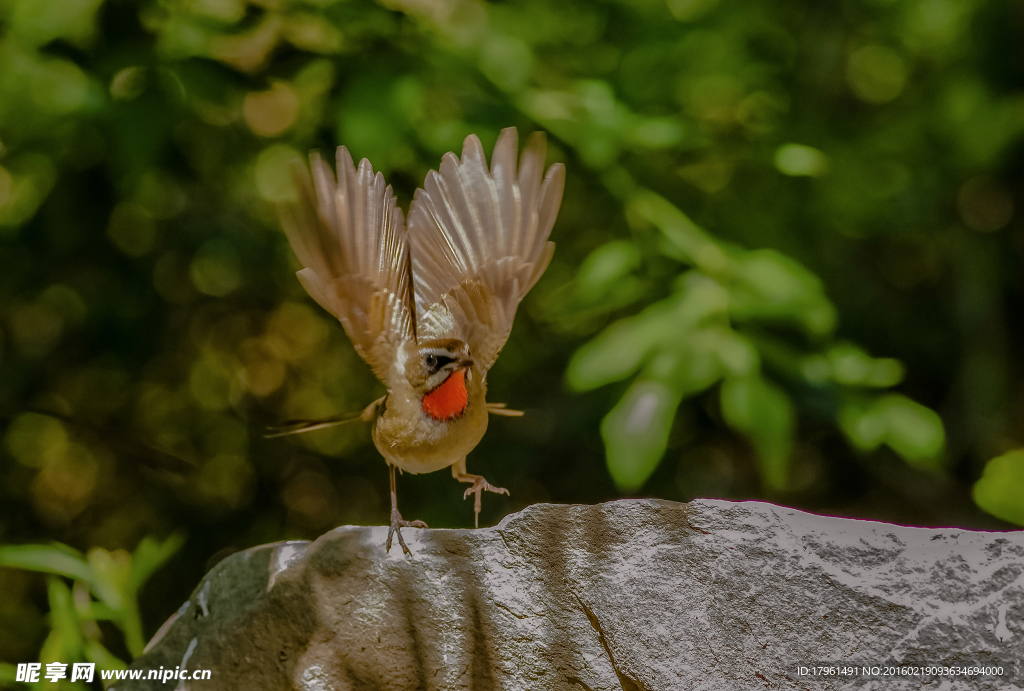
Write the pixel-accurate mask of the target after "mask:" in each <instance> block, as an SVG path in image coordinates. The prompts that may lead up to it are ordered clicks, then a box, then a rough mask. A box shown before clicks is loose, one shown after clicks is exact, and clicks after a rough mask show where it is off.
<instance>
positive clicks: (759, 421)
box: [721, 374, 795, 489]
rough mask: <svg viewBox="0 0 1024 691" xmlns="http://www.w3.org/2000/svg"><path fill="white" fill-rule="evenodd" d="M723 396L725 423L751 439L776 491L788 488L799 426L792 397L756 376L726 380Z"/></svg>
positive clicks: (762, 470) (767, 476)
mask: <svg viewBox="0 0 1024 691" xmlns="http://www.w3.org/2000/svg"><path fill="white" fill-rule="evenodd" d="M721 397H722V415H723V417H725V421H726V422H728V423H729V425H731V426H732V427H733V429H735V430H737V431H738V432H741V433H742V434H743V435H745V436H746V437H747V438H748V439H749V440H750V443H751V445H752V446H753V447H754V450H755V451H756V452H757V457H758V459H759V460H760V462H761V472H762V475H763V477H764V479H765V482H767V483H768V485H769V486H770V487H773V488H775V489H783V488H785V487H786V486H787V485H788V483H789V457H790V452H791V450H792V448H793V432H794V426H795V422H794V418H795V415H794V411H793V404H792V402H791V401H790V399H789V396H787V395H786V393H785V392H784V391H782V389H780V388H779V387H777V386H774V385H773V384H770V383H769V382H767V381H765V380H764V379H763V378H761V377H760V376H759V375H757V374H753V375H750V376H746V377H736V378H731V379H726V380H725V382H724V383H723V384H722V394H721Z"/></svg>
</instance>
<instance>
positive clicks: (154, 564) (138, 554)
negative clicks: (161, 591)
mask: <svg viewBox="0 0 1024 691" xmlns="http://www.w3.org/2000/svg"><path fill="white" fill-rule="evenodd" d="M184 544H185V534H184V533H173V534H172V535H170V536H169V537H168V538H167V539H166V540H164V541H163V542H161V541H159V540H157V539H156V538H154V537H151V536H149V535H147V536H146V537H144V538H142V541H141V542H140V543H139V545H138V547H136V548H135V552H134V554H132V569H131V587H132V588H133V589H134V590H136V591H138V590H139V589H141V588H142V586H143V585H144V584H145V583H146V581H148V580H149V577H150V576H152V575H153V573H154V572H155V571H156V570H157V569H159V568H160V567H161V566H163V565H164V564H165V563H167V560H168V559H170V558H171V557H173V556H174V555H175V554H176V553H177V551H178V550H179V549H181V546H182V545H184Z"/></svg>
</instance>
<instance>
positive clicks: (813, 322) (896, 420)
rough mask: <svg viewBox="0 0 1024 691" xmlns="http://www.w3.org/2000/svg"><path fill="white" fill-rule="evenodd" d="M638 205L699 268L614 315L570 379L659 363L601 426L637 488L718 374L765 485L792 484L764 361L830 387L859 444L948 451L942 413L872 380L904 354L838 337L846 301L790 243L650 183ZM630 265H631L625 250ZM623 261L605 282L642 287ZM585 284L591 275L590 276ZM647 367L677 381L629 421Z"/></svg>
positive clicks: (779, 394)
mask: <svg viewBox="0 0 1024 691" xmlns="http://www.w3.org/2000/svg"><path fill="white" fill-rule="evenodd" d="M628 204H629V209H630V211H631V212H632V214H633V217H634V219H635V221H634V222H635V223H637V224H640V223H643V222H647V223H650V224H653V225H654V226H656V228H657V229H658V230H659V231H660V232H661V236H662V240H663V242H662V243H660V244H659V247H660V249H661V251H662V252H663V253H664V254H665V255H666V256H668V257H671V258H672V259H676V260H678V261H681V262H685V263H687V264H689V265H691V266H694V267H696V268H694V269H692V270H689V271H685V272H684V273H683V274H682V275H681V276H680V277H679V279H678V280H677V281H676V282H675V288H674V293H673V295H672V296H670V297H668V298H665V299H663V300H660V301H658V302H656V303H655V304H654V305H652V306H651V307H648V308H646V309H645V310H644V311H643V312H641V313H640V314H639V315H637V316H635V317H628V318H625V319H622V320H620V321H618V322H616V323H614V324H613V325H611V326H610V327H608V328H607V329H606V330H605V331H604V332H602V333H601V334H600V335H598V336H597V337H596V338H595V339H593V340H592V341H590V342H589V343H587V344H586V345H584V346H583V347H582V348H580V350H579V351H578V352H577V353H576V355H575V356H574V357H573V359H572V360H571V361H570V364H569V369H568V375H567V376H568V381H569V383H570V384H571V385H572V386H573V387H574V388H576V389H578V390H581V391H585V390H589V389H593V388H596V387H598V386H603V385H605V384H609V383H611V382H615V381H619V380H621V379H625V378H627V377H630V376H632V375H633V374H634V373H636V372H637V371H638V370H640V369H641V368H642V367H644V366H645V365H647V367H646V369H645V374H644V376H643V377H642V378H641V379H638V384H637V385H634V386H633V387H631V388H630V389H629V391H627V393H626V394H625V395H624V396H623V398H622V399H621V400H620V402H619V403H618V405H617V406H616V407H615V408H614V409H613V410H612V411H611V412H610V413H609V414H608V416H607V417H606V418H605V422H604V423H603V425H602V431H603V434H604V439H605V444H606V447H607V452H608V466H609V470H610V471H611V474H612V477H613V479H614V480H615V482H616V484H617V485H618V486H619V487H620V488H621V489H623V490H627V491H636V490H637V489H639V488H640V487H641V486H642V485H643V483H644V482H645V481H646V480H647V479H648V478H649V477H650V476H651V474H652V473H653V472H654V470H655V469H656V468H657V465H658V460H660V458H661V457H662V455H663V454H664V452H665V449H666V447H667V444H668V440H669V431H670V428H671V424H672V416H673V413H674V412H675V409H676V407H677V406H678V405H679V403H680V402H681V401H682V400H683V399H684V398H685V397H690V396H694V395H697V394H699V393H701V392H703V391H705V390H706V389H708V388H709V387H711V386H712V385H714V384H715V383H717V382H719V381H721V382H722V389H721V404H722V413H723V417H724V419H725V421H726V422H727V423H728V424H729V425H730V426H731V427H732V428H733V429H735V430H736V431H738V432H740V433H742V434H743V435H745V436H746V437H747V438H748V439H749V440H750V443H751V445H752V446H753V448H754V449H755V451H756V452H757V455H758V458H759V460H760V463H761V469H762V474H763V477H764V480H765V482H766V484H767V485H768V486H769V487H772V488H776V489H783V488H785V487H787V485H788V484H789V478H788V475H789V460H790V451H791V449H792V446H793V441H794V434H795V431H796V424H795V411H794V406H793V402H792V400H791V398H790V396H789V395H788V394H787V393H786V392H785V390H784V389H783V388H780V387H779V386H777V385H774V384H772V383H770V382H769V381H767V380H766V379H765V378H764V377H763V376H762V373H761V363H762V362H764V363H767V364H768V365H769V369H771V370H775V371H777V372H778V374H779V375H781V376H782V377H783V378H784V379H786V380H787V383H788V385H789V386H793V387H804V388H813V389H817V390H819V391H820V392H821V393H822V394H823V395H825V396H828V397H830V398H832V399H833V400H834V402H833V404H832V405H831V406H830V407H831V408H832V409H833V410H835V411H840V412H839V413H838V416H837V417H836V418H835V422H836V423H837V424H838V425H839V427H840V429H842V431H843V432H844V433H845V434H846V436H847V438H848V439H849V440H850V441H851V443H853V444H854V445H855V446H857V447H858V448H860V449H863V450H874V449H876V448H878V446H879V445H881V444H883V443H884V444H886V445H888V446H889V447H890V448H892V449H893V450H894V451H896V453H897V454H899V455H900V456H901V457H902V458H903V459H904V460H906V461H907V462H909V463H912V464H914V465H918V466H924V467H935V466H936V464H938V463H939V462H940V459H941V454H942V451H943V448H944V443H945V432H944V429H943V425H942V421H941V420H940V419H939V417H938V415H937V414H935V413H934V412H933V411H931V410H929V409H928V408H926V407H924V406H921V405H920V404H917V403H914V402H913V401H911V400H909V399H907V398H906V397H904V396H899V395H887V396H877V395H873V394H871V393H870V391H869V390H870V389H886V388H889V387H892V386H894V385H896V384H899V383H900V381H901V380H902V378H903V367H902V365H901V364H900V363H899V362H898V361H896V360H893V359H890V358H883V359H876V358H872V357H870V356H868V355H867V354H866V353H865V352H864V351H863V350H862V349H860V348H858V347H857V346H855V345H853V344H851V343H846V342H829V341H831V338H832V336H833V334H834V332H835V328H836V309H835V307H834V306H833V305H832V303H831V302H830V301H829V300H828V298H827V297H826V296H825V293H824V290H823V287H822V284H821V281H820V280H819V279H818V278H817V277H816V276H814V275H813V274H812V273H811V272H809V271H808V270H807V269H806V268H804V267H803V266H801V265H800V264H799V263H797V262H795V261H793V260H792V259H789V258H787V257H785V256H783V255H781V254H779V253H778V252H774V251H771V250H752V251H744V250H741V249H739V248H736V247H734V246H730V245H728V244H725V243H721V242H718V241H716V240H714V239H713V238H711V236H709V235H708V234H707V233H705V232H704V231H702V230H701V229H700V228H698V227H697V226H696V225H695V224H693V222H692V221H690V219H689V218H687V217H686V216H685V215H684V214H683V213H682V212H681V211H679V210H678V209H677V208H675V207H674V206H672V205H671V204H670V203H669V202H668V201H666V200H665V199H663V198H661V197H659V196H657V195H655V194H653V193H652V192H649V191H644V190H639V189H636V188H634V191H633V193H632V196H631V198H630V200H629V202H628ZM622 246H623V245H622V242H621V241H616V243H615V244H613V245H610V247H609V246H603V247H601V248H598V249H597V250H595V251H594V253H593V254H592V255H591V258H589V259H588V260H587V261H586V262H585V263H584V267H588V266H592V265H599V264H600V263H604V262H607V260H606V259H604V257H605V256H607V255H609V254H611V255H612V256H614V254H619V253H622V252H623V250H622V249H621V248H622ZM594 257H596V259H595V258H594ZM608 263H610V262H608ZM622 266H628V265H627V264H625V263H624V262H619V267H622ZM619 267H616V271H615V272H609V274H610V275H612V276H613V277H614V278H612V279H609V280H608V281H607V282H606V285H605V286H604V287H603V290H605V291H606V292H608V293H611V294H614V293H615V292H616V289H615V285H614V283H613V281H623V282H626V283H625V285H626V291H630V290H631V289H630V287H629V286H630V283H628V282H629V281H636V280H637V279H636V277H635V276H634V275H632V274H631V273H626V272H625V271H623V270H622V268H619ZM635 267H636V265H635V264H633V265H632V266H631V268H635ZM590 275H591V274H590V272H586V273H584V274H583V276H584V277H585V279H589V276H590ZM576 290H577V291H578V292H581V293H586V292H590V291H591V290H593V288H592V286H590V285H588V284H587V283H586V282H585V281H581V282H580V283H578V284H577V287H576ZM767 329H770V330H774V331H780V330H781V331H782V332H787V331H788V332H790V333H791V334H792V337H791V338H790V339H789V340H792V341H794V342H801V341H802V342H803V343H805V344H809V345H810V346H811V349H808V348H807V346H806V345H804V346H800V347H798V348H792V347H784V346H780V345H779V344H778V343H777V342H776V340H775V339H774V338H770V337H767V336H765V335H764V334H765V333H767V332H766V331H765V330H767ZM826 339H827V340H826ZM642 379H658V380H660V381H662V382H666V383H668V384H669V386H670V387H671V392H672V394H673V395H671V396H670V395H668V394H667V393H663V394H662V395H661V397H660V398H659V399H658V400H659V401H661V403H660V404H659V405H658V406H656V410H657V415H654V416H652V417H651V418H650V420H649V426H642V425H632V426H631V425H629V424H627V423H626V421H627V420H632V419H634V418H632V417H630V416H631V415H633V413H632V412H631V411H633V410H635V409H636V406H637V401H638V400H645V399H643V398H642V396H641V394H638V393H637V389H638V385H639V384H641V383H646V382H642ZM651 395H652V396H653V394H651ZM652 400H653V398H652ZM854 401H856V402H854ZM652 409H655V408H652ZM641 430H647V431H646V432H642V431H641ZM643 434H647V436H646V437H644V438H643V439H642V440H641V439H640V436H641V435H643Z"/></svg>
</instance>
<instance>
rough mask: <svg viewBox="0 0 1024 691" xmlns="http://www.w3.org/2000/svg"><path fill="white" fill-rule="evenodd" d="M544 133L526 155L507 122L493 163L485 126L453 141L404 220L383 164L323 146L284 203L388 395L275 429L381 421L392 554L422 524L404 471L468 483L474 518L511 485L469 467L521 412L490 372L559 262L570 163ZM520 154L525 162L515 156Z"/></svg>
mask: <svg viewBox="0 0 1024 691" xmlns="http://www.w3.org/2000/svg"><path fill="white" fill-rule="evenodd" d="M546 152H547V140H546V138H545V135H544V133H543V132H534V133H533V134H532V135H531V136H530V137H529V138H528V139H527V142H526V145H525V146H524V147H523V151H522V154H521V155H519V147H518V133H517V131H516V129H515V128H514V127H510V128H506V129H503V130H502V131H501V133H500V134H499V136H498V138H497V142H496V143H495V146H494V150H493V153H492V154H491V160H490V166H489V167H488V165H487V161H486V158H485V155H484V149H483V146H482V144H481V142H480V139H479V137H477V136H476V135H475V134H471V135H469V136H468V137H466V139H465V141H464V142H463V148H462V156H461V157H458V156H456V155H455V154H454V153H452V152H448V153H447V154H445V155H444V156H443V157H442V159H441V164H440V166H438V169H437V170H431V171H430V172H429V173H427V175H426V178H425V180H424V184H423V187H422V188H420V189H417V190H416V192H415V194H414V195H413V200H412V203H411V204H410V206H409V214H408V222H406V219H405V217H404V215H403V213H402V210H401V208H399V207H398V205H397V201H396V196H395V194H394V192H393V191H392V188H391V186H390V185H387V184H386V183H385V180H384V176H383V174H382V173H380V172H377V173H376V174H375V173H374V171H373V167H372V165H371V163H370V161H369V160H368V159H365V158H364V159H362V160H361V161H360V162H359V166H358V167H356V166H355V164H354V163H353V159H352V156H351V154H350V153H349V151H348V149H347V148H346V147H345V146H340V147H338V149H337V152H336V163H335V171H336V172H335V171H332V170H331V167H330V166H329V165H328V164H327V163H326V162H325V161H324V160H323V158H322V157H321V156H320V154H319V153H318V152H316V151H313V152H311V153H310V156H309V167H308V168H307V167H306V166H305V165H303V164H302V163H301V161H297V162H296V164H295V165H294V166H293V178H294V182H295V189H296V195H295V199H293V200H290V201H287V202H283V203H281V204H280V206H279V208H278V212H279V217H280V220H281V225H282V227H283V228H284V231H285V234H286V235H287V237H288V240H289V243H290V245H291V247H292V249H293V251H294V252H295V255H296V256H297V257H298V259H299V261H300V263H301V264H302V266H303V268H302V269H301V270H300V271H298V273H297V276H298V280H299V282H300V283H301V284H302V286H303V287H304V288H305V290H306V292H307V293H308V294H309V295H310V297H312V298H313V300H315V301H316V302H317V303H318V304H319V305H320V306H321V307H323V308H324V309H325V310H327V311H328V312H329V313H330V314H332V315H333V316H334V317H336V318H337V319H338V320H339V321H340V322H341V324H342V326H343V327H344V329H345V332H346V333H347V334H348V336H349V339H350V340H351V341H352V344H353V346H354V347H355V349H356V351H357V352H358V354H359V355H360V356H361V357H362V358H363V360H365V361H366V362H367V364H368V365H369V366H370V368H371V369H372V370H373V373H374V374H375V375H376V376H377V378H378V379H379V380H380V381H381V382H383V383H384V385H385V386H386V387H387V393H386V394H385V395H384V396H382V397H381V398H379V399H377V400H375V401H373V402H372V403H370V404H369V405H368V406H367V407H366V408H365V409H364V410H363V411H362V412H361V413H359V414H357V415H349V416H339V417H336V418H330V419H326V420H298V421H291V422H289V423H286V424H284V425H283V426H281V427H279V428H277V429H275V430H273V431H272V433H271V434H269V435H268V436H280V435H283V434H294V433H298V432H307V431H311V430H314V429H322V428H324V427H327V426H331V425H336V424H343V423H345V422H348V421H350V420H356V419H358V420H363V421H366V422H371V423H372V424H373V432H372V437H373V442H374V445H375V446H376V448H377V450H378V451H379V452H380V454H381V456H383V458H384V460H385V462H386V463H387V467H388V471H389V475H390V485H391V523H390V526H389V528H388V538H387V543H386V551H388V552H390V550H391V545H392V536H393V535H397V537H398V542H399V544H400V545H401V547H402V551H403V552H404V553H405V554H406V555H410V554H411V552H410V550H409V548H408V546H407V545H406V543H405V540H404V539H403V537H402V531H401V529H402V528H426V527H427V525H426V523H424V522H423V521H408V520H405V519H404V518H402V515H401V513H400V512H399V510H398V499H397V495H396V491H395V472H396V470H401V471H403V472H407V473H412V474H417V473H430V472H434V471H437V470H441V469H443V468H451V473H452V476H453V477H454V478H455V479H456V480H458V481H459V482H465V483H468V484H469V485H470V487H469V488H468V489H466V491H465V493H464V495H463V496H464V497H466V498H468V497H469V495H470V494H472V495H474V524H475V525H476V527H478V528H479V526H480V506H481V495H482V493H483V492H485V491H486V492H493V493H497V494H508V490H507V489H505V488H503V487H497V486H495V485H492V484H491V483H489V482H488V481H487V480H486V479H485V478H484V477H483V476H481V475H476V474H472V473H470V472H468V470H467V468H466V456H467V454H469V452H470V451H472V450H473V449H474V448H475V447H476V446H477V444H478V443H479V442H480V440H481V439H482V438H483V436H484V433H485V431H486V430H487V423H488V418H489V416H490V415H504V416H519V415H522V412H521V411H516V410H512V409H509V408H507V407H506V406H505V404H503V403H493V402H488V401H487V398H486V397H487V374H488V372H489V371H490V369H491V367H492V366H493V365H494V363H495V360H496V359H497V357H498V355H499V353H500V352H501V350H502V348H503V347H504V345H505V343H506V341H507V340H508V337H509V334H510V332H511V330H512V323H513V319H514V317H515V313H516V308H517V306H518V305H519V303H520V301H521V300H522V299H523V297H524V296H525V295H526V294H527V293H528V292H529V291H530V289H531V288H532V287H533V286H534V285H535V284H536V283H537V281H538V279H540V277H541V275H542V274H543V273H544V270H545V269H546V268H547V266H548V264H549V262H550V261H551V257H552V254H553V252H554V249H555V245H554V243H553V242H551V241H550V240H549V239H548V238H549V236H550V234H551V230H552V227H553V226H554V223H555V218H556V216H557V215H558V210H559V207H560V205H561V201H562V194H563V191H564V188H565V166H564V165H563V164H561V163H554V164H552V165H551V166H550V167H549V168H548V169H547V171H546V172H545V171H544V164H545V156H546ZM517 156H518V161H517Z"/></svg>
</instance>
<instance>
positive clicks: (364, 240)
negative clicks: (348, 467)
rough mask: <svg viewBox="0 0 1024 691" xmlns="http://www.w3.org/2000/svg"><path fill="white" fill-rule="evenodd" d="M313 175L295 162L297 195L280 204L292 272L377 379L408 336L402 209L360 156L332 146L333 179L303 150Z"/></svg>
mask: <svg viewBox="0 0 1024 691" xmlns="http://www.w3.org/2000/svg"><path fill="white" fill-rule="evenodd" d="M310 168H311V170H312V180H311V179H310V174H309V172H308V171H307V170H306V168H305V167H304V166H302V165H296V167H295V171H294V172H295V182H296V187H297V189H298V194H299V198H298V201H297V202H295V203H291V204H284V205H282V206H281V208H280V215H281V223H282V225H283V226H284V229H285V232H286V233H287V235H288V240H289V242H290V243H291V246H292V249H293V250H294V251H295V254H296V255H297V256H298V258H299V261H301V262H302V265H303V266H304V267H305V268H304V269H302V271H299V272H298V277H299V281H300V282H301V283H302V285H303V287H304V288H305V289H306V292H308V293H309V295H310V297H312V298H313V299H314V300H316V301H317V302H318V303H319V304H320V306H321V307H323V308H324V309H326V310H327V311H328V312H330V313H331V314H333V315H334V316H335V317H337V318H338V320H339V321H340V322H341V323H342V325H343V326H344V327H345V331H346V332H347V333H348V336H349V338H350V339H352V343H353V345H354V346H355V348H356V351H357V352H358V353H359V355H360V356H362V358H363V359H364V360H366V362H367V363H369V365H370V367H372V368H373V371H374V374H376V375H377V378H378V379H380V380H381V381H385V382H386V381H387V378H388V370H389V369H390V367H391V363H392V362H393V361H394V360H395V350H396V349H397V348H398V347H399V346H400V345H401V344H402V343H403V342H404V341H405V340H406V339H409V338H415V329H416V325H415V316H414V315H415V312H414V310H413V305H412V290H411V289H412V285H411V279H410V265H409V244H408V241H407V238H406V232H405V221H404V219H403V216H402V211H401V209H399V208H397V207H396V206H395V196H394V194H393V193H392V191H391V187H390V186H387V187H385V185H384V176H383V175H382V174H381V173H377V174H376V175H374V173H373V168H372V167H371V166H370V162H369V161H368V160H366V159H365V158H364V159H363V160H362V161H360V162H359V168H358V169H356V167H355V165H354V164H353V162H352V156H351V155H350V154H349V152H348V149H346V148H345V147H344V146H342V147H338V153H337V170H338V177H337V180H335V177H334V173H333V172H332V171H331V168H330V166H328V165H327V163H325V162H324V161H323V159H321V158H320V155H319V154H317V153H316V152H314V153H312V154H310Z"/></svg>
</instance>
